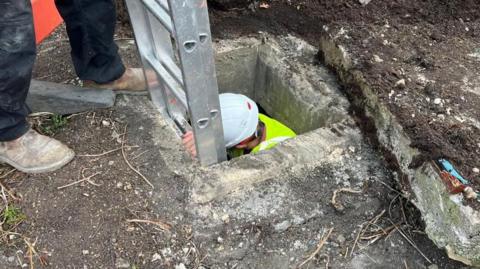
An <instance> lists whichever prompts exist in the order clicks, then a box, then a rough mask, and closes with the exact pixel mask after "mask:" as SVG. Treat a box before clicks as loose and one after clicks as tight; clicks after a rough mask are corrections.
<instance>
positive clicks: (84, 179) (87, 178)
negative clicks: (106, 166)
mask: <svg viewBox="0 0 480 269" xmlns="http://www.w3.org/2000/svg"><path fill="white" fill-rule="evenodd" d="M85 170H86V169H84V170H82V177H83V178H82V179H80V180H77V181H75V182H72V183H69V184H67V185H63V186H60V187H57V190H61V189H65V188H67V187H70V186H73V185H76V184H79V183H82V182H85V181H86V182H88V183H90V184H92V185H94V186H97V187H98V186H100V185H99V184H97V183H95V182H93V181H92V180H91V179H92V178H93V177H94V176H97V175H99V174H100V172H96V173H95V174H93V175H90V176H88V177H85V176H84V175H83V172H84V171H85Z"/></svg>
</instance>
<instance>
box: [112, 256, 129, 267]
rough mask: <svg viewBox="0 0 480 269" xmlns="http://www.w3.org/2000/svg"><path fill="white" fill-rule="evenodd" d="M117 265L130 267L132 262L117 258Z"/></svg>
mask: <svg viewBox="0 0 480 269" xmlns="http://www.w3.org/2000/svg"><path fill="white" fill-rule="evenodd" d="M115 267H116V268H118V269H130V263H129V262H128V261H127V260H125V259H122V258H117V260H116V261H115Z"/></svg>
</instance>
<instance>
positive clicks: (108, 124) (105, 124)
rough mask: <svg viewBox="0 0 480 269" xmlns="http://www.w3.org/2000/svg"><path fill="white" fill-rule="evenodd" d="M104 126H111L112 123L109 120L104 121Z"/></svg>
mask: <svg viewBox="0 0 480 269" xmlns="http://www.w3.org/2000/svg"><path fill="white" fill-rule="evenodd" d="M102 125H103V126H105V127H108V126H110V122H109V121H107V120H102Z"/></svg>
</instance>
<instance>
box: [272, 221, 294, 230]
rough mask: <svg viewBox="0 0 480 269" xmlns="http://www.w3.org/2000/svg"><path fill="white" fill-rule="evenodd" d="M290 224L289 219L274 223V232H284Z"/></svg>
mask: <svg viewBox="0 0 480 269" xmlns="http://www.w3.org/2000/svg"><path fill="white" fill-rule="evenodd" d="M290 226H292V224H291V223H290V221H289V220H285V221H283V222H280V223H277V224H275V226H274V229H275V231H276V232H284V231H286V230H288V228H290Z"/></svg>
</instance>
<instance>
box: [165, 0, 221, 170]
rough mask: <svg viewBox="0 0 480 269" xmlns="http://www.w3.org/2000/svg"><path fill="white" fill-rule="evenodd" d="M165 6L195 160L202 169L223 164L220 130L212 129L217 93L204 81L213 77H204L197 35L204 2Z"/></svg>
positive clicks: (175, 0)
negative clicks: (192, 138)
mask: <svg viewBox="0 0 480 269" xmlns="http://www.w3.org/2000/svg"><path fill="white" fill-rule="evenodd" d="M168 2H169V7H170V15H171V18H172V20H173V25H174V31H175V34H176V42H177V48H178V53H179V56H180V62H181V66H182V72H183V79H184V88H185V92H186V95H187V102H188V109H189V115H190V119H191V123H192V127H193V130H194V134H195V143H196V147H197V153H198V157H199V159H200V162H201V163H202V165H211V164H215V163H217V162H219V161H223V160H226V150H225V142H224V139H223V129H222V130H221V131H219V130H218V129H217V128H215V126H221V117H220V105H219V100H218V90H217V91H216V92H215V89H212V88H209V85H210V82H207V80H211V79H213V77H208V78H206V77H205V75H206V73H205V71H204V70H205V68H206V65H205V63H204V57H205V55H206V53H205V47H206V46H202V45H201V44H200V43H201V41H205V39H204V38H202V37H201V36H200V35H199V34H200V33H199V31H198V23H199V21H198V19H197V16H196V15H195V14H196V12H198V11H199V9H204V10H206V9H207V7H206V0H200V1H199V0H183V1H179V0H169V1H168ZM204 27H206V26H203V27H202V29H205V28H204ZM204 54H205V55H204ZM212 92H213V93H212ZM213 95H216V98H211V96H213ZM218 144H221V145H222V146H223V147H222V148H223V151H221V150H218V148H219V146H217V145H218Z"/></svg>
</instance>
